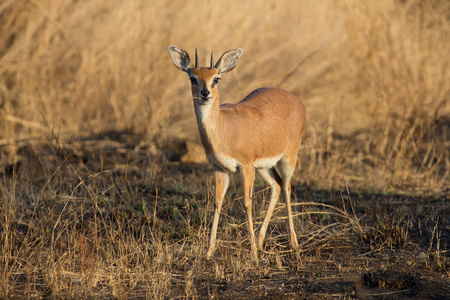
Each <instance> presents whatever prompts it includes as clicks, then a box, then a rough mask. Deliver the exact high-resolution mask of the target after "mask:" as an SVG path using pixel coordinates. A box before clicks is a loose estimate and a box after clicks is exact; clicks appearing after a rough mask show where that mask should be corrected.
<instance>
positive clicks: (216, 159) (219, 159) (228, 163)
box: [208, 154, 239, 173]
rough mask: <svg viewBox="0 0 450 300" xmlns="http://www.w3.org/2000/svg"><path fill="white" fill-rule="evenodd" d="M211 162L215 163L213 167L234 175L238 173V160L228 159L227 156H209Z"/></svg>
mask: <svg viewBox="0 0 450 300" xmlns="http://www.w3.org/2000/svg"><path fill="white" fill-rule="evenodd" d="M208 158H209V160H211V162H212V163H213V165H216V166H218V167H220V168H221V169H222V170H224V171H226V172H230V173H234V172H236V171H237V167H238V165H239V164H238V162H237V160H236V159H234V158H232V157H228V156H226V155H222V154H219V155H212V154H209V155H208Z"/></svg>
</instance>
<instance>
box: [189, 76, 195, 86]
mask: <svg viewBox="0 0 450 300" xmlns="http://www.w3.org/2000/svg"><path fill="white" fill-rule="evenodd" d="M189 80H190V81H191V84H192V85H197V79H195V78H194V77H189Z"/></svg>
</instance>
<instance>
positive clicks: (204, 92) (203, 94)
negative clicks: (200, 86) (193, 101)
mask: <svg viewBox="0 0 450 300" xmlns="http://www.w3.org/2000/svg"><path fill="white" fill-rule="evenodd" d="M200 94H202V96H203V97H205V98H206V97H208V96H209V94H210V93H209V91H208V90H203V91H201V92H200Z"/></svg>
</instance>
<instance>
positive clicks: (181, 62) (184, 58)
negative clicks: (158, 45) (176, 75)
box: [169, 46, 192, 72]
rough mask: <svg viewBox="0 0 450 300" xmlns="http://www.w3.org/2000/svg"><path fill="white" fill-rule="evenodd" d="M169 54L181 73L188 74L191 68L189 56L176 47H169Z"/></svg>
mask: <svg viewBox="0 0 450 300" xmlns="http://www.w3.org/2000/svg"><path fill="white" fill-rule="evenodd" d="M169 53H170V56H172V62H173V64H174V65H175V67H177V68H178V69H180V70H181V71H184V72H189V70H190V69H191V68H192V66H191V59H190V58H189V54H187V52H186V51H184V50H183V49H181V48H178V47H177V46H169Z"/></svg>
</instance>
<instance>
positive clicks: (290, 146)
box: [169, 46, 306, 263]
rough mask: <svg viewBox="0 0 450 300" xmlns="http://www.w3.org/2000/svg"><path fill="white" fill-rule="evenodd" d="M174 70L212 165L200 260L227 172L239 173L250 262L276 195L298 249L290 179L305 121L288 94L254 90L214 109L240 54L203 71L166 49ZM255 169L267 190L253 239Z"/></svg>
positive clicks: (297, 103) (211, 241)
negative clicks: (182, 77)
mask: <svg viewBox="0 0 450 300" xmlns="http://www.w3.org/2000/svg"><path fill="white" fill-rule="evenodd" d="M169 52H170V55H171V56H172V61H173V63H174V65H175V66H176V67H177V68H178V69H180V70H181V71H184V72H186V73H187V74H188V76H189V79H190V81H191V90H192V96H193V98H194V108H195V115H196V117H197V124H198V130H199V132H200V138H201V141H202V144H203V146H204V147H205V150H206V153H207V155H208V158H209V160H210V161H211V163H212V164H213V166H214V176H215V182H216V195H215V198H216V200H215V201H216V202H215V209H214V218H213V221H212V226H211V236H210V239H209V247H208V250H207V252H206V258H207V259H210V258H211V256H212V255H213V253H214V250H215V248H216V235H217V226H218V223H219V216H220V211H221V208H222V203H223V199H224V196H225V193H226V191H227V188H228V184H229V173H234V172H236V171H238V170H239V172H240V173H241V175H242V179H243V185H244V205H245V209H246V213H247V224H248V232H249V234H250V246H251V259H252V260H253V261H254V262H256V263H257V248H259V249H261V248H262V246H263V242H264V237H265V235H266V230H267V226H268V224H269V221H270V218H271V216H272V213H273V210H274V208H275V205H276V203H277V201H278V198H279V195H280V191H281V192H282V193H283V197H284V199H285V201H286V210H287V214H288V219H287V221H288V227H289V242H290V245H291V248H292V249H296V248H298V243H297V236H296V234H295V230H294V223H293V221H292V210H291V198H290V195H291V185H290V179H291V177H292V174H293V173H294V170H295V165H296V163H297V153H298V150H299V148H300V143H301V140H302V134H303V129H304V127H305V121H306V111H305V106H304V105H303V103H302V101H300V99H298V98H297V97H296V96H294V95H293V94H291V93H288V92H286V91H283V90H281V89H278V88H260V89H257V90H255V91H253V92H251V93H250V94H249V95H248V96H247V97H245V98H244V99H243V100H242V101H241V102H239V103H237V104H226V103H225V104H222V105H220V104H219V89H218V85H219V80H220V76H221V75H222V74H223V73H226V72H229V71H231V70H233V69H234V67H235V66H236V64H237V62H238V59H239V57H240V56H241V55H242V52H243V50H242V49H234V50H230V51H227V52H225V53H224V54H223V55H222V57H220V59H219V60H218V61H217V63H216V64H214V62H213V56H212V54H211V64H210V66H209V68H206V67H198V59H197V50H196V51H195V64H194V65H192V64H191V60H190V58H189V55H188V54H187V52H186V51H184V50H182V49H180V48H178V47H176V46H169ZM255 170H256V171H258V173H259V175H261V177H262V178H263V179H264V180H265V181H266V182H267V183H268V184H269V185H270V186H271V190H272V192H271V198H270V203H269V208H268V209H267V213H266V216H265V218H264V221H263V223H262V225H261V228H260V230H259V234H258V238H257V239H256V238H255V233H254V231H253V220H252V192H253V183H254V180H255Z"/></svg>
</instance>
